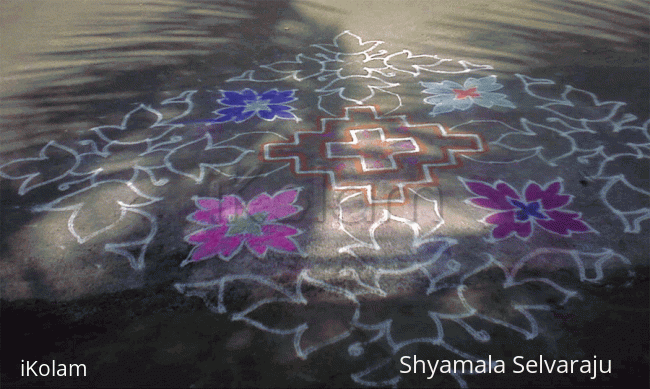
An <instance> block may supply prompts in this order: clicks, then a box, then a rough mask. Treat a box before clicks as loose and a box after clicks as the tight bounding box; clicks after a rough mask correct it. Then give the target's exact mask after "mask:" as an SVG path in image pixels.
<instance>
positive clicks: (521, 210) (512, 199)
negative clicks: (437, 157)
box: [460, 179, 596, 240]
mask: <svg viewBox="0 0 650 389" xmlns="http://www.w3.org/2000/svg"><path fill="white" fill-rule="evenodd" d="M460 180H461V181H462V182H463V184H464V185H465V187H466V188H467V190H469V191H470V192H473V193H474V194H476V195H479V196H481V197H474V198H471V199H467V200H465V202H466V203H468V204H472V205H475V206H478V207H481V208H485V209H494V210H498V211H499V212H495V213H492V214H490V215H488V216H486V217H485V219H483V222H485V223H489V224H494V225H495V226H496V227H494V229H493V230H492V239H493V240H499V239H505V238H508V237H510V236H511V235H513V234H516V235H517V236H518V237H519V238H523V239H528V238H529V237H530V236H531V235H532V233H533V225H534V224H537V225H538V226H540V227H542V228H543V229H545V230H547V231H549V232H552V233H554V234H558V235H562V236H571V234H572V233H574V232H575V233H583V232H596V231H595V230H593V229H592V228H591V227H590V226H589V225H588V224H587V223H585V222H584V221H583V220H582V219H581V216H582V215H581V214H580V213H576V212H569V211H566V210H564V209H562V208H563V207H564V206H566V205H568V204H569V203H570V202H571V199H572V197H573V196H570V195H566V194H561V193H562V191H563V187H562V181H561V180H558V181H555V182H552V183H550V184H547V185H546V187H544V188H542V187H540V186H539V185H538V184H537V183H535V182H532V181H529V182H528V183H527V184H526V187H525V188H524V190H523V193H524V195H523V196H521V195H520V194H519V193H517V191H516V190H515V189H514V188H512V187H511V186H510V185H508V184H507V183H505V182H503V181H497V182H496V183H495V185H494V186H491V185H488V184H486V183H483V182H480V181H472V180H465V179H460Z"/></svg>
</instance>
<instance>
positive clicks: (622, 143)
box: [516, 74, 650, 234]
mask: <svg viewBox="0 0 650 389" xmlns="http://www.w3.org/2000/svg"><path fill="white" fill-rule="evenodd" d="M516 76H517V77H518V78H519V79H520V80H521V82H522V83H523V84H524V90H525V91H526V93H527V94H529V95H530V96H532V97H534V98H537V99H539V100H542V101H543V102H544V103H543V104H541V105H538V106H537V108H539V109H542V110H544V111H545V112H547V113H550V114H551V115H554V116H552V117H548V118H546V121H547V122H548V123H551V124H554V125H556V126H557V127H553V128H552V131H555V132H556V133H558V134H559V135H560V136H561V137H563V138H566V139H567V140H568V141H569V142H570V144H571V152H570V153H568V154H566V155H564V156H562V158H565V157H566V156H568V155H575V156H576V157H577V161H578V162H579V163H582V164H585V165H586V164H591V163H599V166H598V168H597V172H596V173H595V174H592V175H591V176H589V177H588V178H590V179H592V180H597V181H603V182H604V186H603V188H602V189H601V191H600V198H601V200H602V202H603V204H605V206H606V207H607V208H608V209H609V210H610V211H611V212H612V213H614V214H615V215H616V216H617V217H618V218H619V219H620V220H621V222H622V223H623V227H624V231H625V232H626V233H635V234H638V233H640V232H641V230H642V229H643V228H642V224H641V223H642V222H643V221H645V220H648V219H650V186H649V184H648V182H647V174H648V159H649V158H650V134H649V133H648V128H649V127H650V119H648V120H646V121H645V122H644V123H643V124H641V125H634V124H633V123H634V122H636V121H637V117H636V116H635V115H632V114H629V113H625V114H624V113H621V112H619V111H620V108H621V107H623V106H624V105H625V103H623V102H618V101H604V102H603V101H600V100H599V99H598V97H597V96H596V95H595V94H593V93H591V92H587V91H584V90H581V89H577V88H574V87H572V86H571V85H566V86H565V87H564V90H563V91H562V93H561V94H560V96H556V95H555V93H554V89H553V88H552V87H553V86H555V82H554V81H552V80H548V79H540V78H532V77H529V76H524V75H521V74H517V75H516ZM585 101H587V102H588V103H587V104H585V103H584V102H585ZM549 128H550V127H549ZM569 139H570V140H569ZM614 188H616V189H614ZM617 191H622V192H623V193H624V194H623V195H622V197H623V198H628V199H635V200H636V201H633V202H629V201H628V202H625V203H624V204H622V203H620V202H619V204H614V202H613V201H612V199H611V197H613V196H614V195H615V194H617ZM631 203H633V206H637V207H638V208H636V209H630V204H631Z"/></svg>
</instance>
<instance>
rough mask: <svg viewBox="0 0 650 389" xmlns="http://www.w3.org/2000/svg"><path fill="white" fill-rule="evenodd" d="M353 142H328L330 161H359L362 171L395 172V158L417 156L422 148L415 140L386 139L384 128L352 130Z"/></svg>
mask: <svg viewBox="0 0 650 389" xmlns="http://www.w3.org/2000/svg"><path fill="white" fill-rule="evenodd" d="M350 135H351V136H352V141H351V142H327V143H326V144H325V146H326V147H327V157H328V158H329V159H353V160H354V159H358V160H359V162H360V163H361V170H362V171H364V172H367V171H377V170H395V169H397V168H398V166H397V163H396V161H395V157H396V156H398V155H403V154H417V153H418V152H420V147H419V146H418V144H417V142H415V140H413V138H386V134H385V133H384V129H383V128H373V129H363V130H351V131H350Z"/></svg>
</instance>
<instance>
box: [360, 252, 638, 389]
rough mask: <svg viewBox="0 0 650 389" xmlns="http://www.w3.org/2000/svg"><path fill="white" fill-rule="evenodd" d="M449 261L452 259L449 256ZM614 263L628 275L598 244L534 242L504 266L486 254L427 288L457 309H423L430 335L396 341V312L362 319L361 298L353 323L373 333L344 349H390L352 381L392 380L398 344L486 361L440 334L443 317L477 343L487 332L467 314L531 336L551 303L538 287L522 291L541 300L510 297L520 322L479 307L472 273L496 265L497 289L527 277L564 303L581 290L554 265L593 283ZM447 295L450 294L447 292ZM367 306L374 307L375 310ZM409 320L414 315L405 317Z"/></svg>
mask: <svg viewBox="0 0 650 389" xmlns="http://www.w3.org/2000/svg"><path fill="white" fill-rule="evenodd" d="M452 261H453V260H451V261H450V262H452ZM618 265H622V266H623V267H624V268H626V269H627V273H628V276H629V277H632V276H633V275H634V272H633V271H632V270H631V262H630V261H629V260H628V259H627V258H626V257H624V256H622V255H620V254H617V253H615V252H614V251H612V250H602V251H600V252H582V251H578V250H565V249H557V248H539V249H536V250H534V251H533V252H531V253H529V254H526V255H524V256H522V257H521V258H520V259H519V260H518V261H517V262H516V263H514V264H513V265H509V266H506V265H505V264H504V263H503V262H501V261H499V260H497V259H496V258H495V257H494V256H492V255H488V259H487V261H486V262H485V263H484V264H482V265H480V266H478V267H476V268H474V269H473V270H472V271H469V272H466V273H465V274H463V275H462V277H461V278H460V281H459V282H457V283H452V284H445V285H444V286H438V287H435V288H431V287H430V288H429V291H428V292H427V296H429V298H430V299H431V300H430V301H431V303H432V305H433V304H434V303H435V302H437V301H438V300H439V299H440V297H441V296H438V295H437V294H435V292H440V291H445V290H447V291H450V292H452V293H453V294H454V295H455V296H456V298H457V300H458V301H459V302H460V306H461V307H462V309H461V310H460V311H459V312H456V313H444V312H437V311H433V310H428V312H427V314H428V317H429V318H430V319H431V320H432V325H428V326H426V324H422V325H423V326H426V327H427V328H430V329H431V330H434V332H435V335H434V336H428V337H417V336H415V337H413V338H408V339H404V340H401V341H400V340H397V339H396V338H395V335H396V333H395V328H394V327H395V321H394V319H396V317H393V318H389V319H386V320H383V321H379V322H376V323H368V322H365V321H364V320H363V319H361V312H362V311H363V310H364V301H363V300H360V304H359V309H358V310H357V312H356V313H355V316H354V320H353V326H354V327H355V328H358V329H361V330H363V331H369V332H371V333H373V334H374V335H373V336H372V337H371V338H370V339H369V340H368V341H365V342H357V343H355V344H352V345H351V346H350V347H349V349H348V352H349V354H350V355H351V356H352V357H360V356H361V355H363V354H364V350H365V349H366V348H367V347H369V346H370V345H371V344H373V343H377V342H383V343H384V344H386V345H387V346H388V350H390V356H389V357H388V358H386V359H384V360H382V361H380V362H378V363H376V364H375V365H372V366H371V367H369V368H368V369H366V370H363V371H360V372H358V373H354V374H352V379H353V380H354V381H355V382H356V383H358V384H362V385H365V386H378V385H382V386H383V385H391V386H396V385H397V384H398V383H399V382H400V381H401V380H402V375H400V374H398V372H397V370H396V369H395V363H391V362H394V357H395V356H396V355H397V354H398V352H399V351H400V350H401V349H403V348H404V347H406V346H408V345H412V344H428V345H431V346H436V347H441V348H443V349H445V350H447V351H449V352H452V353H453V354H455V355H458V356H459V357H460V358H462V359H463V360H472V361H474V362H478V361H484V363H487V358H484V357H481V356H475V355H471V354H469V353H467V352H465V351H463V350H460V349H459V348H457V347H455V346H454V345H452V343H453V341H452V340H450V339H447V338H446V337H445V330H444V323H445V321H448V322H453V323H455V324H457V325H459V326H460V327H461V328H462V329H463V330H465V331H466V333H467V335H468V336H470V337H471V338H472V339H474V340H475V341H477V342H480V343H488V342H490V341H491V336H490V333H489V332H488V331H486V330H485V329H482V328H480V325H479V326H477V325H476V324H473V325H470V324H469V323H468V319H473V323H476V320H475V319H479V320H480V321H482V322H485V323H488V324H489V325H488V326H487V328H489V327H490V326H493V325H497V326H500V327H504V328H506V329H509V330H511V331H514V332H516V333H518V334H520V335H521V336H523V338H524V339H526V340H531V339H534V338H536V337H537V336H538V335H539V333H540V325H539V323H538V319H537V318H536V315H537V312H548V311H550V310H551V309H552V307H551V305H549V304H548V303H547V302H546V300H545V297H544V296H541V297H539V296H537V295H538V294H540V292H539V291H537V289H536V292H535V295H527V296H526V297H528V298H534V297H535V296H537V297H538V298H539V299H541V301H543V302H542V303H540V304H530V303H528V304H521V303H517V302H515V301H512V302H509V304H510V307H509V309H511V311H512V312H513V313H515V314H516V315H518V316H519V322H521V323H523V325H522V324H519V323H515V322H510V321H508V320H504V319H503V318H500V317H497V316H494V315H493V314H491V312H493V311H494V310H493V309H487V310H483V309H482V308H481V306H480V301H481V300H480V298H479V299H477V298H476V296H477V295H475V294H473V293H472V287H471V286H470V285H471V282H470V280H471V279H472V278H473V277H474V276H480V275H481V273H483V272H486V271H493V269H498V270H499V271H500V272H501V274H502V277H503V282H502V283H501V284H500V287H501V289H502V290H508V289H511V288H516V287H518V286H524V285H526V284H529V283H532V284H541V285H545V286H546V288H547V289H548V290H549V291H552V292H553V293H557V294H558V295H559V296H560V298H559V301H558V304H559V305H566V304H567V303H568V301H569V300H570V299H572V298H578V297H579V295H580V294H579V292H578V290H576V289H572V288H571V286H564V285H560V283H558V282H556V281H554V280H553V279H552V278H553V274H554V273H555V270H556V269H559V268H562V269H568V270H570V271H572V273H573V274H574V275H575V278H576V281H577V282H578V283H585V282H586V283H595V284H598V283H602V282H604V281H605V280H606V275H605V269H606V268H608V269H616V268H618ZM529 271H530V272H532V273H534V274H539V273H540V272H543V273H545V274H547V275H548V276H547V277H541V276H533V277H529V276H527V275H526V274H525V273H528V272H529ZM589 273H591V275H589ZM451 274H453V272H452V273H449V274H447V275H445V274H440V277H439V279H442V278H445V277H448V276H449V275H451ZM492 278H493V276H490V277H489V279H490V280H492ZM497 285H498V284H497ZM574 286H575V285H574ZM480 294H482V293H479V295H480ZM524 294H526V292H524ZM514 295H519V294H513V296H514ZM447 296H449V293H448V294H447ZM472 301H474V302H472ZM457 306H458V304H457ZM372 311H373V312H375V311H374V310H372ZM497 311H499V310H497ZM410 322H412V323H414V322H415V321H413V320H412V318H410ZM493 363H494V362H493ZM379 369H385V371H384V372H383V373H384V374H382V377H383V378H382V379H381V380H376V379H375V380H373V379H372V378H371V377H372V376H373V374H375V373H377V372H378V371H379ZM390 371H393V374H394V375H392V376H391V375H390V374H388V373H387V372H390ZM451 375H452V376H453V377H454V379H456V381H457V383H458V384H459V386H460V387H462V388H466V387H467V383H466V382H465V380H464V379H463V378H462V376H461V374H460V373H459V372H454V373H453V374H451Z"/></svg>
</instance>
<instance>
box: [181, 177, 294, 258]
mask: <svg viewBox="0 0 650 389" xmlns="http://www.w3.org/2000/svg"><path fill="white" fill-rule="evenodd" d="M299 193H300V189H290V190H283V191H280V192H277V193H276V194H275V195H273V196H270V195H268V194H267V193H266V192H265V193H261V194H259V195H258V196H256V197H255V198H254V199H252V200H251V201H249V202H248V204H247V205H246V203H245V202H244V201H243V200H242V199H241V198H239V196H236V195H230V196H224V197H223V199H222V200H219V199H215V198H209V197H194V202H195V203H196V206H197V208H199V210H198V211H196V212H194V213H192V214H191V215H189V216H188V217H187V220H189V221H192V222H195V223H198V224H202V225H205V226H209V227H208V228H205V229H202V230H200V231H196V232H194V233H192V234H189V235H188V236H186V237H185V240H186V241H187V242H189V243H191V244H195V245H197V247H195V248H194V249H193V250H192V252H191V253H190V255H189V256H188V257H187V259H185V261H183V263H182V264H181V266H185V265H187V264H188V263H190V262H198V261H203V260H206V259H209V258H212V257H215V256H218V257H219V258H221V259H223V260H224V261H229V260H230V259H231V258H232V257H233V256H235V254H237V253H238V252H239V251H241V249H242V247H243V246H244V245H246V247H247V248H248V249H249V250H250V251H251V252H252V253H253V254H254V255H255V256H256V257H258V258H262V257H264V256H265V255H266V253H267V251H268V249H272V250H275V251H280V252H289V253H295V252H300V249H299V247H298V244H297V243H296V242H295V241H294V240H293V237H295V236H297V235H299V234H301V233H302V231H300V230H299V229H297V228H294V227H290V226H287V225H284V224H281V223H277V221H279V220H282V219H286V218H288V217H290V216H292V215H295V214H297V213H298V212H300V211H301V210H302V207H300V206H298V205H294V202H295V201H296V199H297V198H298V194H299Z"/></svg>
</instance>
